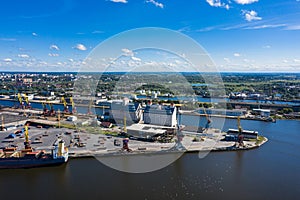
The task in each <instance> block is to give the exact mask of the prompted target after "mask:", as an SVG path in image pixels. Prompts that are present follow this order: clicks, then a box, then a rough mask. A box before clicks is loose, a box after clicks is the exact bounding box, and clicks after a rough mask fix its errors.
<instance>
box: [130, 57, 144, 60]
mask: <svg viewBox="0 0 300 200" xmlns="http://www.w3.org/2000/svg"><path fill="white" fill-rule="evenodd" d="M131 59H132V60H134V61H142V60H141V59H140V58H137V57H134V56H132V57H131Z"/></svg>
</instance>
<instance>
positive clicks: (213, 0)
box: [206, 0, 230, 10]
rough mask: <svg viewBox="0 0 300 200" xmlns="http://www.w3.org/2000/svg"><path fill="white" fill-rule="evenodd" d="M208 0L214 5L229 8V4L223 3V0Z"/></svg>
mask: <svg viewBox="0 0 300 200" xmlns="http://www.w3.org/2000/svg"><path fill="white" fill-rule="evenodd" d="M206 2H207V3H208V4H209V5H210V6H212V7H221V8H226V9H227V10H229V8H230V6H229V4H225V3H222V2H221V0H206Z"/></svg>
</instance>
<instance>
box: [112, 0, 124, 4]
mask: <svg viewBox="0 0 300 200" xmlns="http://www.w3.org/2000/svg"><path fill="white" fill-rule="evenodd" d="M110 1H111V2H115V3H128V1H127V0H110Z"/></svg>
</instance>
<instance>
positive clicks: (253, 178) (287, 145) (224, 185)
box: [0, 116, 300, 200]
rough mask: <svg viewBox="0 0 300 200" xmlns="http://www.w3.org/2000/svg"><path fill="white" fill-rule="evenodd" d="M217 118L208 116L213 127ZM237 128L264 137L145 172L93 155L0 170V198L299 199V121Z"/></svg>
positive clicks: (245, 124) (228, 124)
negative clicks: (259, 142)
mask: <svg viewBox="0 0 300 200" xmlns="http://www.w3.org/2000/svg"><path fill="white" fill-rule="evenodd" d="M218 120H219V119H217V118H216V119H213V126H216V127H217V126H218ZM195 121H197V120H196V119H195V117H194V116H184V117H182V123H190V124H192V125H196V124H195V123H194V122H195ZM193 123H194V124H193ZM197 123H198V122H197ZM201 123H202V122H201ZM242 126H243V128H244V129H250V130H257V131H259V132H260V133H261V134H262V135H264V136H266V137H268V139H269V141H268V142H267V143H266V144H264V145H263V146H261V147H260V148H258V149H254V150H248V151H237V152H210V153H209V154H208V155H207V156H206V157H204V158H202V159H200V158H199V157H198V154H197V153H189V154H185V155H183V156H182V157H181V158H180V159H178V160H177V161H176V162H174V163H172V164H171V165H169V166H167V167H165V168H163V169H161V170H158V171H154V172H149V173H145V174H129V173H125V172H120V171H116V170H114V169H111V168H109V167H107V166H105V165H103V164H102V163H100V162H99V161H98V160H96V159H94V158H81V159H71V160H69V162H68V163H67V164H66V165H62V166H57V167H46V168H36V169H18V170H0V198H1V199H5V198H10V199H16V198H18V199H20V198H22V199H30V198H31V199H148V200H149V199H179V200H183V199H197V200H199V199H232V200H235V199H245V200H246V199H249V200H250V199H251V200H253V199H255V200H258V199H273V200H277V199H278V200H282V199H299V196H300V190H299V188H300V131H299V130H300V121H292V120H277V123H267V122H261V121H247V120H242ZM229 127H230V128H233V127H236V120H232V119H226V122H225V125H224V127H223V129H224V130H226V129H228V128H229ZM4 197H5V198H4Z"/></svg>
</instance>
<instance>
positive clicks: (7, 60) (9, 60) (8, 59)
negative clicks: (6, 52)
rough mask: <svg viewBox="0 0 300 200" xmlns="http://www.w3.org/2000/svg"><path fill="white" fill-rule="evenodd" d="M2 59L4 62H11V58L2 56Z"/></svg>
mask: <svg viewBox="0 0 300 200" xmlns="http://www.w3.org/2000/svg"><path fill="white" fill-rule="evenodd" d="M3 61H4V62H11V61H12V59H11V58H4V59H3Z"/></svg>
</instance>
